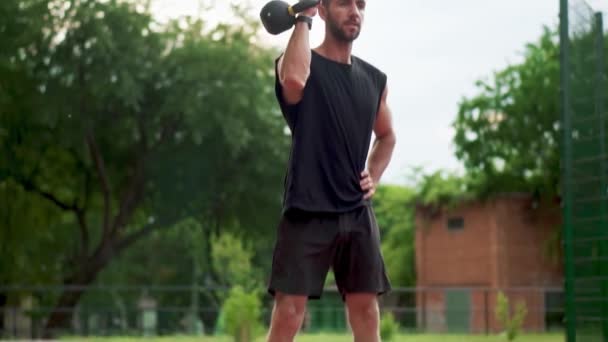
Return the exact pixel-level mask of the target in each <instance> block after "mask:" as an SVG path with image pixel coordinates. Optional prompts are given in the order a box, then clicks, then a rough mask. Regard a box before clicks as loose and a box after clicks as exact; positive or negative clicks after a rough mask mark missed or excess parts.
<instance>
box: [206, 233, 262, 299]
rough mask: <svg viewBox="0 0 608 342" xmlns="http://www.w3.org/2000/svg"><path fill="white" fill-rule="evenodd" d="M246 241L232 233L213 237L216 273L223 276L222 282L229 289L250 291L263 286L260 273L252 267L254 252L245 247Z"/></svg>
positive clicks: (212, 246) (212, 252)
mask: <svg viewBox="0 0 608 342" xmlns="http://www.w3.org/2000/svg"><path fill="white" fill-rule="evenodd" d="M243 244H244V239H243V238H240V237H238V236H235V235H234V234H231V233H221V234H220V235H219V236H215V237H212V240H211V255H212V260H213V267H214V268H215V271H216V272H217V273H218V274H220V275H221V279H220V282H221V283H222V284H223V285H226V286H228V287H232V286H240V287H242V288H243V289H244V290H246V291H249V290H253V289H256V288H258V287H260V286H261V285H262V281H263V279H260V278H259V274H260V272H257V271H256V269H255V268H254V267H253V266H252V265H251V259H252V257H253V252H252V250H251V249H250V248H247V247H246V246H243Z"/></svg>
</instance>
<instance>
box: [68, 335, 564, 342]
mask: <svg viewBox="0 0 608 342" xmlns="http://www.w3.org/2000/svg"><path fill="white" fill-rule="evenodd" d="M64 340H65V341H84V342H140V341H142V340H145V341H147V342H169V341H171V342H232V341H233V339H232V338H230V337H192V336H172V337H156V338H142V337H98V338H77V337H71V338H66V339H64ZM263 341H264V338H263V337H260V338H258V339H257V340H256V342H263ZM295 341H296V342H352V337H351V336H349V335H344V334H342V335H332V334H318V335H315V334H305V335H299V336H298V337H296V340H295ZM505 341H507V339H506V338H504V337H501V336H497V335H490V336H485V335H432V334H411V335H405V334H402V335H399V336H397V337H396V338H394V339H393V340H392V341H391V342H505ZM563 341H564V335H563V334H539V335H530V334H528V335H522V336H520V337H518V338H517V339H515V342H563Z"/></svg>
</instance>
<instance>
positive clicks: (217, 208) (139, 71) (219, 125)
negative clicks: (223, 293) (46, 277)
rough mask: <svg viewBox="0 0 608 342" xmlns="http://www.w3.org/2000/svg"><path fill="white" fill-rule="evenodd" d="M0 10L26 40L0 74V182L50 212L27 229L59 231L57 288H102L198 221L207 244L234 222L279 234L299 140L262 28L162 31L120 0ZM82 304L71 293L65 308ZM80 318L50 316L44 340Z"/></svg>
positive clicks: (12, 40) (194, 26) (17, 40)
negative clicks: (122, 262)
mask: <svg viewBox="0 0 608 342" xmlns="http://www.w3.org/2000/svg"><path fill="white" fill-rule="evenodd" d="M29 4H31V6H29ZM34 5H40V8H41V9H40V10H38V9H37V10H36V11H34V8H35V6H34ZM139 5H141V4H139ZM0 8H1V10H2V11H4V12H3V14H4V13H6V12H8V11H10V13H7V15H8V16H7V17H11V18H15V20H14V21H10V22H9V24H10V25H13V24H14V27H15V29H14V31H19V30H21V31H23V32H26V33H24V34H23V35H16V36H15V37H11V36H7V37H4V36H3V38H7V39H6V40H3V44H4V41H7V42H8V43H7V45H8V46H11V47H13V48H16V47H18V46H22V47H21V48H17V49H16V50H15V51H16V52H15V53H12V54H11V53H7V52H5V50H4V49H3V50H2V53H1V54H0V58H1V60H0V68H3V69H8V70H9V71H11V72H14V73H15V75H18V76H15V77H11V78H6V79H5V78H3V79H2V80H0V101H1V103H2V105H3V106H0V108H2V109H0V111H1V115H0V127H1V129H0V148H1V151H2V152H1V153H0V182H2V184H3V186H5V187H7V185H6V184H9V185H8V187H15V186H17V187H18V188H19V189H20V190H19V191H21V192H25V193H27V194H28V195H27V196H23V198H24V199H26V200H28V201H30V202H29V203H28V204H32V205H37V206H42V205H43V204H41V201H44V202H45V203H46V204H44V205H45V206H46V205H49V204H50V205H52V207H53V209H54V210H53V211H52V215H51V216H52V218H49V219H48V221H46V223H47V224H46V226H43V227H41V228H40V231H36V230H34V227H32V226H29V225H27V226H25V227H20V228H21V229H25V230H27V231H28V233H30V234H32V235H38V234H41V235H44V234H47V235H48V236H52V237H51V238H50V239H51V240H52V241H53V242H55V243H56V244H55V246H54V247H55V251H56V253H55V255H54V257H55V260H58V261H59V262H58V265H60V266H59V267H57V268H56V274H57V275H58V277H59V278H60V279H58V281H59V282H61V283H62V284H64V285H76V284H77V285H87V284H91V283H92V282H93V281H94V280H95V279H96V277H97V276H98V274H99V272H100V271H101V270H103V269H104V268H105V267H106V266H107V265H108V263H109V262H110V261H111V260H112V258H113V257H114V256H116V255H118V253H120V252H121V251H123V250H125V249H127V248H129V247H130V246H132V245H133V244H134V243H135V242H136V241H138V240H140V239H141V238H143V237H145V236H147V235H149V234H151V233H152V232H154V231H156V230H160V229H169V228H171V227H173V226H175V225H176V224H177V223H179V222H182V221H183V220H184V219H186V218H189V217H192V216H195V217H197V218H200V221H201V222H204V224H203V226H204V229H203V235H202V239H203V241H204V242H205V243H206V244H208V243H209V241H210V236H211V235H212V234H214V233H217V232H219V230H220V229H221V227H223V226H224V225H225V223H226V222H231V221H235V220H236V221H239V222H241V223H242V224H240V225H231V226H234V227H240V228H239V229H242V231H244V232H245V235H247V234H249V235H253V234H256V233H258V234H259V229H268V228H267V227H268V226H269V224H268V223H269V222H272V221H270V219H271V218H272V217H273V216H272V214H274V213H275V212H276V210H278V206H279V204H280V187H281V185H282V184H281V179H282V169H283V164H284V162H285V160H286V156H285V152H286V151H287V144H288V139H287V137H286V136H285V134H284V133H283V132H284V131H283V129H284V123H283V121H282V119H281V117H280V113H279V112H278V110H277V108H276V106H275V103H274V98H273V77H274V76H273V69H272V65H273V64H272V58H273V57H274V55H275V52H274V51H271V50H266V49H263V48H260V47H257V46H256V45H253V44H252V43H251V41H252V40H253V39H252V37H253V36H254V35H255V33H256V31H257V28H258V25H255V24H253V23H252V21H249V20H247V19H246V18H243V23H242V24H241V25H234V26H228V25H220V26H218V27H217V28H214V29H208V30H207V31H205V30H204V25H203V22H201V21H200V20H181V21H179V22H174V23H172V24H171V25H170V26H169V27H166V28H163V27H160V26H159V25H158V24H157V23H155V22H154V21H153V19H152V18H151V16H150V15H149V14H148V13H146V12H145V11H142V10H141V6H138V4H137V3H136V2H133V3H125V2H122V1H116V0H110V1H105V2H98V1H92V0H73V1H52V0H49V1H31V2H28V1H17V0H7V1H3V4H2V7H0ZM36 8H37V7H36ZM30 9H31V11H30ZM45 11H46V12H45ZM24 23H25V24H24ZM9 24H7V25H9ZM20 25H21V26H20ZM6 27H9V26H6ZM5 32H6V31H1V32H0V34H4V33H5ZM22 36H24V37H27V39H26V38H23V39H21V38H22ZM30 36H33V37H34V38H35V39H34V38H31V37H30ZM25 42H27V43H25ZM32 196H35V197H36V199H33V198H32ZM17 209H19V208H17V207H15V208H14V210H17ZM45 210H46V209H45ZM10 215H15V212H11V213H9V216H10ZM19 224H20V225H21V224H23V225H26V224H28V222H26V221H24V222H20V223H19ZM58 227H69V228H70V231H69V236H70V238H68V239H61V238H60V237H61V234H58V233H59V228H58ZM62 229H63V228H62ZM207 247H208V246H207ZM204 250H205V251H206V253H211V252H210V251H211V248H204ZM208 259H209V260H210V256H208ZM12 274H15V275H19V274H20V273H19V270H17V269H15V270H14V272H12ZM16 280H19V278H16V279H9V281H13V282H14V281H16ZM81 296H82V291H81V290H76V291H65V292H63V293H61V294H60V295H59V297H58V298H57V300H56V302H55V305H56V307H58V308H71V307H74V306H75V305H76V303H77V302H78V301H79V299H80V297H81ZM69 317H70V315H69V314H68V312H67V311H65V310H53V311H52V313H51V314H50V316H49V319H48V320H47V326H46V331H47V333H50V332H52V331H54V330H55V329H56V328H61V327H64V326H65V325H66V324H67V323H68V322H69Z"/></svg>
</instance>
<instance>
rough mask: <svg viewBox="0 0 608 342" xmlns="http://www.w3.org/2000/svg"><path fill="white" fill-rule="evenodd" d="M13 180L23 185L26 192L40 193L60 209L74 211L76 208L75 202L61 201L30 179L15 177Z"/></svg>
mask: <svg viewBox="0 0 608 342" xmlns="http://www.w3.org/2000/svg"><path fill="white" fill-rule="evenodd" d="M15 180H16V181H17V182H18V183H19V184H21V186H22V187H23V189H24V190H25V191H28V192H31V193H34V194H38V195H40V196H41V197H42V198H44V199H46V200H48V201H50V202H51V203H53V204H55V205H56V206H57V207H59V208H61V209H62V210H65V211H76V210H77V209H78V208H77V207H76V205H75V204H67V203H65V202H63V201H61V200H60V199H59V198H57V197H56V196H55V195H53V194H52V193H50V192H48V191H44V190H42V189H40V188H38V187H37V186H36V185H35V184H34V183H33V182H32V181H30V180H26V179H17V178H15Z"/></svg>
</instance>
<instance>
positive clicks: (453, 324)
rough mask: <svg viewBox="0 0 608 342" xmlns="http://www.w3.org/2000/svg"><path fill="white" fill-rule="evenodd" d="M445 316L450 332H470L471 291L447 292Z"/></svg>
mask: <svg viewBox="0 0 608 342" xmlns="http://www.w3.org/2000/svg"><path fill="white" fill-rule="evenodd" d="M445 315H446V325H447V328H448V331H449V332H457V333H468V332H470V330H469V329H470V326H469V324H470V321H471V292H470V291H469V290H446V293H445Z"/></svg>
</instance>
